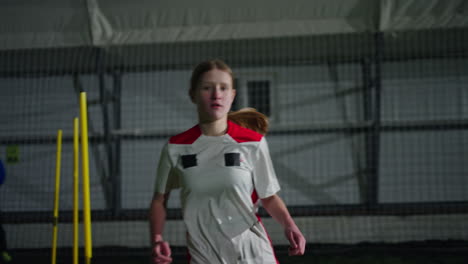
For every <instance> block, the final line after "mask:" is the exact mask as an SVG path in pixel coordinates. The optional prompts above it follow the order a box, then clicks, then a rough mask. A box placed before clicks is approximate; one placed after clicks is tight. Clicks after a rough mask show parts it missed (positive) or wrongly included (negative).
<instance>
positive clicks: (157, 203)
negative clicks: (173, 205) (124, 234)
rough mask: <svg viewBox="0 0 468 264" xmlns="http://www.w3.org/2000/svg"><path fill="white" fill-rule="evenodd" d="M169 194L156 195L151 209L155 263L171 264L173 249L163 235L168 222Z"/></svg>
mask: <svg viewBox="0 0 468 264" xmlns="http://www.w3.org/2000/svg"><path fill="white" fill-rule="evenodd" d="M168 198H169V193H167V194H160V193H155V194H154V196H153V200H152V201H151V207H150V230H151V243H152V254H153V262H154V263H171V262H172V258H171V249H170V247H169V243H167V242H166V241H164V239H163V236H162V233H163V230H164V223H165V222H166V205H167V199H168Z"/></svg>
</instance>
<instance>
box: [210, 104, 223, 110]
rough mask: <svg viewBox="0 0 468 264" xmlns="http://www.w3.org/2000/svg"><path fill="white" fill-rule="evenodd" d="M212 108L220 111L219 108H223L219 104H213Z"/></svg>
mask: <svg viewBox="0 0 468 264" xmlns="http://www.w3.org/2000/svg"><path fill="white" fill-rule="evenodd" d="M210 106H211V108H213V109H219V108H221V107H222V105H220V104H217V103H213V104H211V105H210Z"/></svg>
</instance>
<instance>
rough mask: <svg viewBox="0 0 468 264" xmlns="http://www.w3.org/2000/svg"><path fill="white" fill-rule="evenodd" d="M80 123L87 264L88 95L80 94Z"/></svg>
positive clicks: (87, 256)
mask: <svg viewBox="0 0 468 264" xmlns="http://www.w3.org/2000/svg"><path fill="white" fill-rule="evenodd" d="M80 122H81V126H80V127H81V158H82V169H83V170H82V173H83V222H84V238H85V259H86V264H89V263H91V258H92V257H93V256H92V244H91V243H92V240H91V205H90V194H89V157H88V109H87V104H86V93H84V92H82V93H80Z"/></svg>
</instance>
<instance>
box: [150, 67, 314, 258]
mask: <svg viewBox="0 0 468 264" xmlns="http://www.w3.org/2000/svg"><path fill="white" fill-rule="evenodd" d="M189 95H190V98H191V100H192V102H193V103H195V104H196V106H197V110H198V119H199V122H198V124H197V125H196V126H194V127H192V128H191V129H189V130H187V131H185V132H183V133H181V134H178V135H176V136H174V137H171V138H170V139H169V142H167V144H166V145H165V146H164V148H163V150H162V152H161V158H160V161H159V164H158V171H157V177H156V186H155V192H154V196H153V200H152V203H151V212H150V226H151V239H152V242H153V246H152V248H153V249H152V250H153V252H152V253H153V263H157V264H165V263H171V262H172V258H171V249H170V246H169V244H168V243H167V242H166V241H165V240H164V239H163V237H162V233H163V226H164V222H165V219H166V201H167V199H168V197H169V193H170V191H171V190H172V189H175V188H181V201H182V212H183V218H184V222H185V226H186V228H187V246H188V250H189V255H190V260H189V263H191V264H218V263H219V264H237V263H248V264H256V263H259V264H260V263H262V264H275V263H278V261H277V260H276V257H275V254H274V252H273V247H272V245H271V241H270V239H269V237H268V235H267V233H266V231H265V228H264V227H263V225H262V223H261V221H260V218H259V217H258V216H257V215H256V212H257V206H258V202H259V201H258V200H261V202H262V205H263V207H264V208H265V209H266V211H267V212H268V213H269V214H270V215H271V216H272V217H273V218H274V219H275V220H276V221H277V222H279V223H280V224H281V225H282V227H283V228H284V233H285V236H286V238H287V239H288V240H289V243H290V248H289V255H303V254H304V250H305V244H306V241H305V238H304V236H303V235H302V233H301V231H300V230H299V228H298V227H297V226H296V224H295V223H294V220H293V219H292V218H291V216H290V214H289V212H288V209H287V208H286V206H285V204H284V203H283V201H282V200H281V198H280V197H279V196H278V195H277V194H276V193H277V192H278V191H279V189H280V187H279V184H278V180H277V178H276V175H275V172H274V169H273V166H272V163H271V158H270V154H269V150H268V144H267V142H266V140H265V138H264V137H263V135H264V134H265V133H266V131H267V129H268V122H267V118H266V117H265V116H264V115H263V114H261V113H258V112H256V111H254V110H252V109H247V110H241V111H238V112H229V111H230V108H231V104H232V102H233V100H234V97H235V95H236V90H235V89H234V88H233V75H232V71H231V69H230V68H229V66H227V65H226V64H225V63H224V62H223V61H220V60H210V61H205V62H202V63H200V64H199V65H198V66H197V67H195V69H194V71H193V73H192V78H191V86H190V90H189Z"/></svg>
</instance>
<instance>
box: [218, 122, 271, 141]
mask: <svg viewBox="0 0 468 264" xmlns="http://www.w3.org/2000/svg"><path fill="white" fill-rule="evenodd" d="M227 133H228V134H229V135H230V136H231V137H232V138H233V139H234V140H235V141H237V142H238V143H242V142H252V141H257V142H258V141H260V140H262V138H263V135H262V134H260V133H257V132H255V131H253V130H251V129H248V128H245V127H241V126H240V125H238V124H236V123H234V122H232V121H228V132H227Z"/></svg>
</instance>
